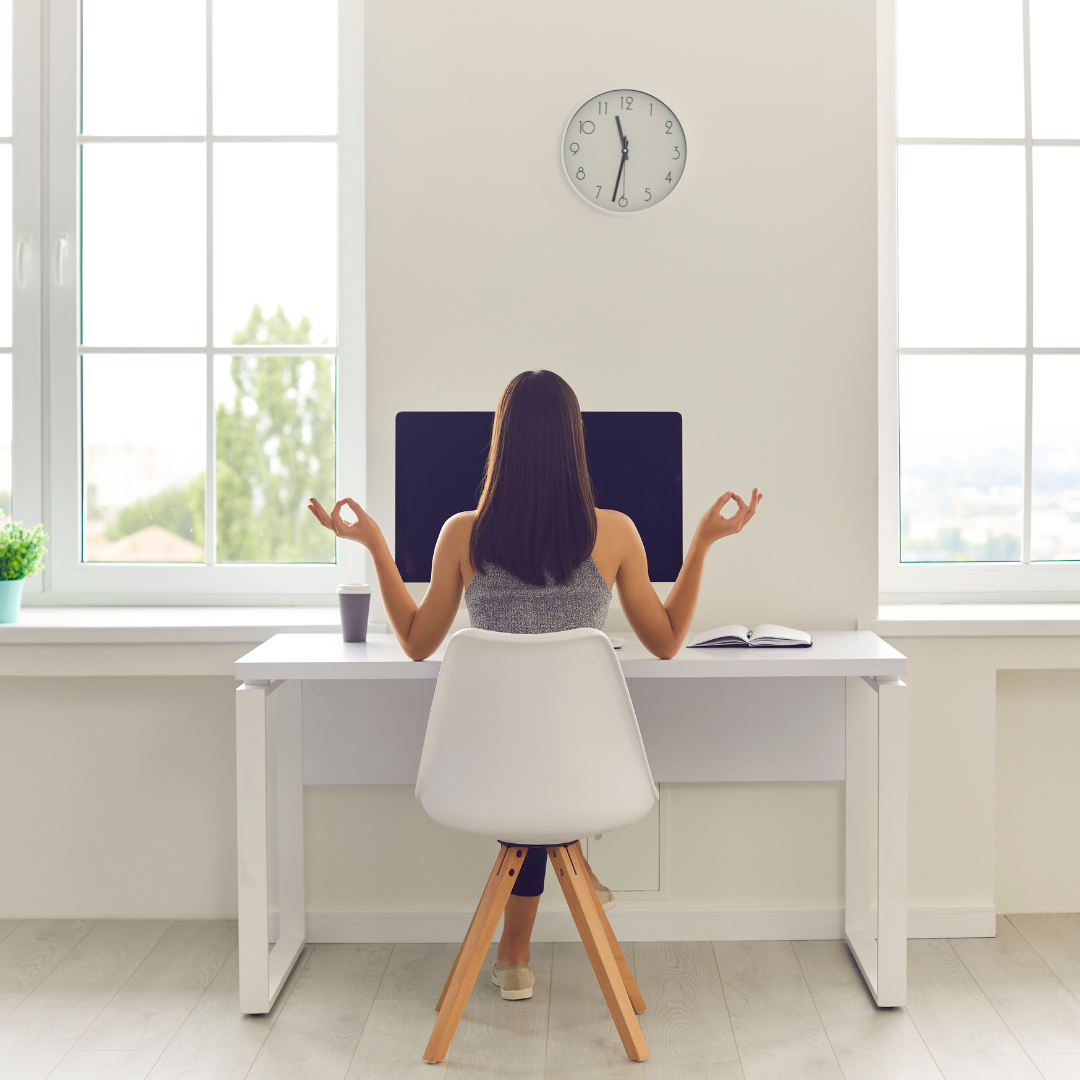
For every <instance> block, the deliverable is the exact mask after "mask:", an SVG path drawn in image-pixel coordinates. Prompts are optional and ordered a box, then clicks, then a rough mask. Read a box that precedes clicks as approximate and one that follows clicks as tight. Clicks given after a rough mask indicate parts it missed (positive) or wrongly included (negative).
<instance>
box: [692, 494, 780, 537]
mask: <svg viewBox="0 0 1080 1080" xmlns="http://www.w3.org/2000/svg"><path fill="white" fill-rule="evenodd" d="M763 498H764V496H763V495H762V493H761V492H760V491H758V489H757V488H754V491H753V493H752V494H751V496H750V502H749V503H745V502H743V500H742V499H741V498H739V496H738V495H736V494H735V492H733V491H726V492H724V494H723V495H721V496H720V498H719V499H717V500H716V502H715V503H713V505H712V506H710V507H709V509H708V510H706V511H705V513H704V515H703V516H702V518H701V521H699V522H698V527H697V534H698V536H700V537H701V539H702V540H704V541H705V542H706V543H708V544H711V543H713V542H714V541H716V540H720V539H722V538H723V537H725V536H734V535H735V533H737V532H742V530H743V529H744V528H745V526H746V524H747V522H748V521H749V520H750V519H751V518H752V517H753V516H754V514H755V513H756V512H757V508H758V503H760V502H761V500H762V499H763ZM732 499H734V500H735V505H736V506H737V507H738V509H737V510H736V511H735V513H734V514H732V515H731V517H724V507H725V506H726V505H727V504H728V502H729V501H730V500H732Z"/></svg>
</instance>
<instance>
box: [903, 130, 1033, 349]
mask: <svg viewBox="0 0 1080 1080" xmlns="http://www.w3.org/2000/svg"><path fill="white" fill-rule="evenodd" d="M898 159H899V160H898V178H897V189H898V194H897V199H898V229H897V246H898V265H899V322H900V345H901V346H911V347H930V348H934V347H940V346H948V347H955V346H968V347H975V348H977V347H979V346H984V347H985V346H991V347H995V348H1000V347H1003V346H1014V345H1019V346H1023V344H1024V341H1025V336H1026V319H1027V315H1026V309H1027V303H1026V287H1027V286H1026V259H1027V250H1026V239H1025V237H1026V222H1025V209H1024V200H1025V179H1024V151H1023V148H1022V147H1019V146H901V147H899V148H898Z"/></svg>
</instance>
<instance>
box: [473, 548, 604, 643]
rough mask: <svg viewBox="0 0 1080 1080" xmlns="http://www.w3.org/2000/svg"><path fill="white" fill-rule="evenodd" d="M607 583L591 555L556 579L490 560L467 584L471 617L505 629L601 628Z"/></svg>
mask: <svg viewBox="0 0 1080 1080" xmlns="http://www.w3.org/2000/svg"><path fill="white" fill-rule="evenodd" d="M610 604H611V589H610V588H608V583H607V582H606V581H605V580H604V578H603V576H602V575H601V573H600V571H599V570H598V569H597V566H596V562H595V561H594V560H593V557H592V556H591V555H590V556H589V557H588V558H587V559H586V560H585V561H584V562H583V563H581V564H579V565H578V566H577V568H576V569H575V570H574V571H573V573H572V574H571V575H570V578H569V580H567V581H566V582H564V583H563V584H561V585H560V584H558V583H557V582H556V581H555V580H554V578H553V577H552V576H551V575H550V574H549V575H548V580H547V582H546V583H545V584H543V585H532V584H530V583H529V582H527V581H522V580H521V578H519V577H518V576H517V575H516V574H512V573H510V571H509V570H504V569H503V568H502V567H501V566H497V565H495V564H494V563H491V564H488V566H487V567H486V568H485V569H484V570H483V571H482V572H481V571H478V572H477V573H475V574H474V575H473V579H472V581H470V582H469V587H468V588H467V589H466V590H465V606H466V607H467V608H468V609H469V621H470V623H471V624H472V625H473V626H475V627H477V628H478V629H480V630H497V631H499V632H500V633H504V634H551V633H556V632H558V631H560V630H577V629H578V628H580V627H583V626H591V627H593V628H594V629H596V630H603V629H604V623H605V621H606V620H607V614H608V607H609V606H610Z"/></svg>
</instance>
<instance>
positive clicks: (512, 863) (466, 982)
mask: <svg viewBox="0 0 1080 1080" xmlns="http://www.w3.org/2000/svg"><path fill="white" fill-rule="evenodd" d="M528 851H529V849H528V848H527V847H511V846H509V845H507V844H503V845H502V847H501V848H500V849H499V855H498V857H497V858H496V860H495V869H494V870H493V871H492V875H493V877H494V882H492V879H491V878H489V879H488V884H489V886H490V885H491V884H494V886H495V887H494V888H493V889H487V888H485V889H484V895H483V897H482V898H481V900H480V906H479V907H478V908H477V909H476V914H475V915H474V916H473V922H472V926H471V927H470V928H469V933H468V935H467V936H466V938H465V943H464V944H463V945H462V947H461V953H460V956H459V960H458V962H457V963H456V964H455V965H454V971H453V973H452V974H451V977H450V985H449V986H448V987H447V988H446V991H445V995H444V998H443V1002H442V1006H443V1007H442V1008H441V1009H440V1010H439V1017H438V1019H437V1020H436V1021H435V1027H434V1029H433V1030H432V1032H431V1038H430V1039H428V1044H427V1049H426V1050H425V1051H424V1060H425V1061H442V1060H443V1059H444V1058H445V1057H446V1053H447V1051H448V1050H449V1049H450V1043H451V1041H452V1040H453V1038H454V1032H455V1031H457V1026H458V1021H460V1020H461V1014H462V1013H463V1012H464V1011H465V1004H466V1002H467V1001H468V1000H469V994H470V993H472V988H473V984H474V983H475V982H476V976H477V975H478V974H479V972H480V968H481V966H482V965H483V963H484V957H485V956H486V955H487V951H488V946H489V945H490V944H491V939H492V938H493V937H494V936H495V927H497V926H498V925H499V919H500V918H502V913H503V909H504V908H505V907H506V901H507V899H508V898H509V896H510V890H511V889H512V888H513V887H514V878H515V877H516V876H517V873H518V871H519V870H520V869H521V864H522V863H523V862H524V861H525V856H526V854H528Z"/></svg>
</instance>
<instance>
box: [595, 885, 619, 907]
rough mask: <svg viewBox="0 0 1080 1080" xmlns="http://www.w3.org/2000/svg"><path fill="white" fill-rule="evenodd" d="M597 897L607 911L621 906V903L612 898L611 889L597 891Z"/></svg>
mask: <svg viewBox="0 0 1080 1080" xmlns="http://www.w3.org/2000/svg"><path fill="white" fill-rule="evenodd" d="M596 895H597V897H599V899H600V906H601V907H602V908H603V909H604V910H605V911H610V910H611V909H612V908H613V907H618V906H619V901H618V900H616V899H615V897H614V896H612V894H611V890H610V889H597V890H596Z"/></svg>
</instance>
